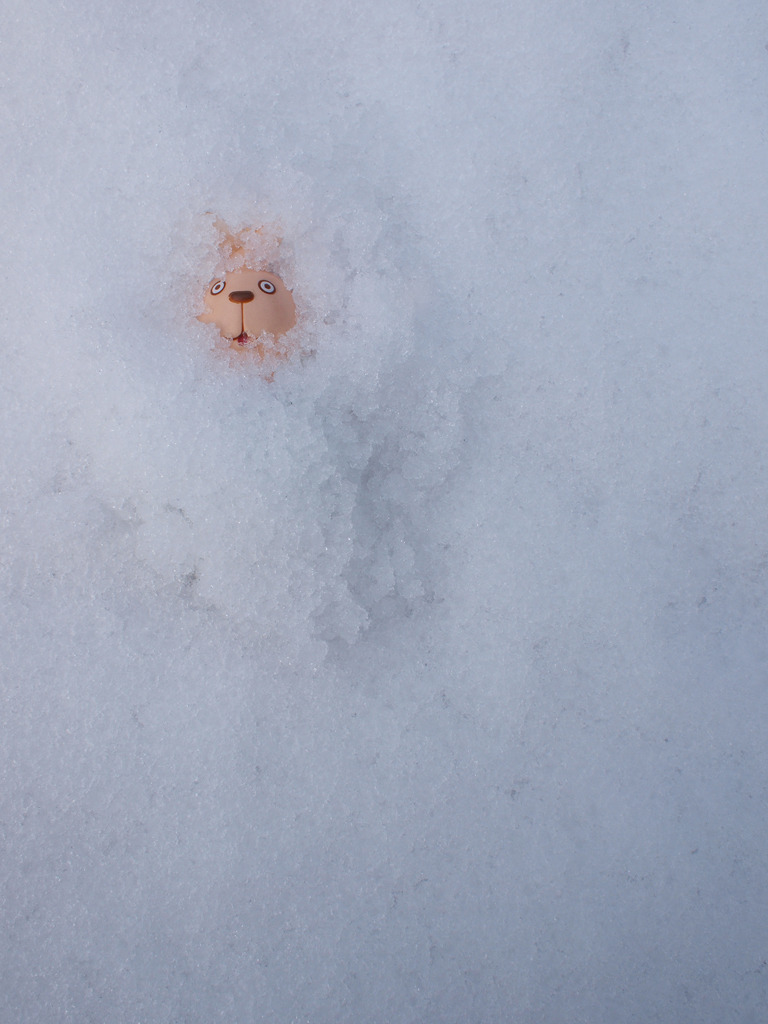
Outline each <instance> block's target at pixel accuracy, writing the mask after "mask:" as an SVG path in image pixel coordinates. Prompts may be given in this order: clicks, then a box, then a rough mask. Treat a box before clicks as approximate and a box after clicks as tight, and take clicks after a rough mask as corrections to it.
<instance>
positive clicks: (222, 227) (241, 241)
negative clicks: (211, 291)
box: [213, 217, 261, 263]
mask: <svg viewBox="0 0 768 1024" xmlns="http://www.w3.org/2000/svg"><path fill="white" fill-rule="evenodd" d="M213 226H214V227H215V228H216V230H217V231H218V232H219V236H220V237H219V243H218V249H219V255H220V256H221V258H222V259H223V260H224V261H225V262H227V263H230V262H232V260H240V259H245V250H246V246H247V244H248V243H247V235H248V234H249V233H250V231H249V229H248V228H243V230H242V231H232V229H231V228H230V227H229V225H228V224H227V223H226V221H223V220H222V219H221V217H217V218H216V219H215V220H214V222H213ZM250 230H255V232H256V234H261V228H255V229H250Z"/></svg>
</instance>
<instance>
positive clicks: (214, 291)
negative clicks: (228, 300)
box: [211, 281, 227, 295]
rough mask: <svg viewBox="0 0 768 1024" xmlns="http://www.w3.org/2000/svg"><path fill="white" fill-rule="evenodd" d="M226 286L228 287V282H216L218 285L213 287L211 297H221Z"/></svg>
mask: <svg viewBox="0 0 768 1024" xmlns="http://www.w3.org/2000/svg"><path fill="white" fill-rule="evenodd" d="M226 286H227V282H226V281H216V283H215V284H214V285H212V287H211V295H220V294H221V292H223V291H224V289H225V288H226Z"/></svg>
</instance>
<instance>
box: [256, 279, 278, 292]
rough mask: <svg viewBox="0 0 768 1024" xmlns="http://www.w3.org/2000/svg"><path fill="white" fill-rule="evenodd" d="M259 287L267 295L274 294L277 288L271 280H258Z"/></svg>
mask: <svg viewBox="0 0 768 1024" xmlns="http://www.w3.org/2000/svg"><path fill="white" fill-rule="evenodd" d="M259 288H261V290H262V291H263V292H265V293H266V294H267V295H274V294H275V292H276V291H277V288H275V286H274V285H273V284H272V282H271V281H259Z"/></svg>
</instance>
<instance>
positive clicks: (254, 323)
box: [198, 270, 296, 349]
mask: <svg viewBox="0 0 768 1024" xmlns="http://www.w3.org/2000/svg"><path fill="white" fill-rule="evenodd" d="M205 306H206V309H205V312H204V313H201V314H200V316H199V317H198V319H199V320H202V322H203V323H205V324H216V326H217V327H218V328H219V330H220V331H221V336H222V338H231V339H232V345H231V347H232V348H234V349H244V348H247V347H249V343H251V342H256V341H258V339H259V337H260V336H261V335H262V334H265V333H266V334H271V335H273V336H274V337H275V338H278V337H280V335H282V334H285V333H286V331H290V329H291V328H292V327H293V326H294V324H295V323H296V306H295V305H294V302H293V296H292V295H291V293H290V292H289V291H288V289H287V288H286V287H285V285H284V284H283V282H282V281H281V280H280V278H279V277H278V276H277V274H271V273H269V272H268V271H266V270H238V271H233V272H232V273H230V274H226V275H225V276H224V277H220V278H217V279H216V280H215V281H212V282H211V283H210V285H209V286H208V290H207V291H206V293H205ZM262 347H263V346H262Z"/></svg>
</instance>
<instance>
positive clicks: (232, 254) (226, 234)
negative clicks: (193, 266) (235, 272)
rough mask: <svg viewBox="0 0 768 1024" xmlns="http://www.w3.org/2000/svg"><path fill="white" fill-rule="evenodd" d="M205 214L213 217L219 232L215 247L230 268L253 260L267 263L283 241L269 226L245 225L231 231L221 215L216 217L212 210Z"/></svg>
mask: <svg viewBox="0 0 768 1024" xmlns="http://www.w3.org/2000/svg"><path fill="white" fill-rule="evenodd" d="M207 216H209V217H213V226H214V227H215V228H216V230H217V231H218V233H219V241H218V243H217V248H218V250H219V259H220V262H221V263H222V265H223V266H226V267H228V268H230V269H231V268H234V267H239V266H241V265H242V264H246V265H249V264H250V263H252V262H253V261H254V260H256V261H258V263H259V264H260V265H262V266H263V265H264V264H265V263H269V262H270V261H271V260H272V259H273V258H274V254H275V252H276V251H277V250H278V249H279V247H280V244H281V242H282V241H283V239H282V236H280V235H278V234H277V232H276V231H274V230H273V229H272V228H271V227H270V228H268V229H264V228H250V227H246V228H242V229H241V230H240V231H233V230H232V228H230V226H229V225H228V224H227V222H226V221H225V220H224V219H223V218H222V217H217V216H216V215H215V214H214V213H213V211H212V210H209V211H208V212H207Z"/></svg>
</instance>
